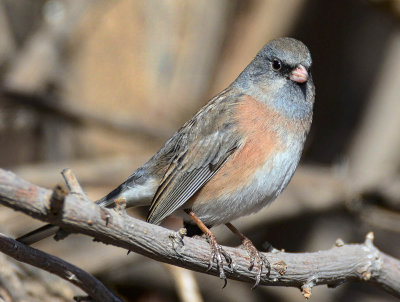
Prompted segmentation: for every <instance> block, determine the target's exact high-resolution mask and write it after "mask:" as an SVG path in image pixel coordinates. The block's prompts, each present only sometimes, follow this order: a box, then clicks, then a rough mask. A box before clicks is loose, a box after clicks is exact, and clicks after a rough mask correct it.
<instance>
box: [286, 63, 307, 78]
mask: <svg viewBox="0 0 400 302" xmlns="http://www.w3.org/2000/svg"><path fill="white" fill-rule="evenodd" d="M290 79H291V80H292V81H293V82H297V83H305V82H307V81H308V72H307V70H306V69H305V67H304V66H303V65H300V64H299V65H298V66H297V67H296V69H294V70H293V71H292V72H291V73H290Z"/></svg>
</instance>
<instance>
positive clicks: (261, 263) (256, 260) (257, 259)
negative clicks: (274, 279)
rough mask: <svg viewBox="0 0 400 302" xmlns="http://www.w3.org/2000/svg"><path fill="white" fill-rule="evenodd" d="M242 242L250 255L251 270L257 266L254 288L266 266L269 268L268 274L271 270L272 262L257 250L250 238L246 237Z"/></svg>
mask: <svg viewBox="0 0 400 302" xmlns="http://www.w3.org/2000/svg"><path fill="white" fill-rule="evenodd" d="M242 244H243V246H244V248H245V250H246V251H247V253H248V254H249V256H250V266H249V271H252V270H253V268H254V267H256V283H255V284H254V285H253V287H252V289H255V288H256V287H257V286H258V284H259V283H260V281H261V275H262V273H263V270H264V267H266V268H267V275H269V274H270V272H271V264H270V263H269V261H268V259H267V258H266V257H265V256H264V255H263V254H262V253H261V252H260V251H258V250H257V248H256V247H255V246H254V244H253V243H252V242H251V240H250V239H248V238H247V237H245V238H244V239H243V240H242Z"/></svg>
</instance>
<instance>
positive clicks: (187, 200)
mask: <svg viewBox="0 0 400 302" xmlns="http://www.w3.org/2000/svg"><path fill="white" fill-rule="evenodd" d="M310 67H311V55H310V52H309V50H308V49H307V47H306V46H305V45H304V44H303V43H301V42H300V41H297V40H295V39H292V38H279V39H276V40H272V41H270V42H269V43H268V44H267V45H265V46H264V47H263V48H262V49H261V50H260V52H259V53H258V54H257V55H256V57H255V58H254V60H253V61H252V62H251V63H250V64H249V65H248V66H247V67H246V69H245V70H244V71H243V72H242V73H241V74H240V75H239V76H238V77H237V79H236V80H235V81H234V82H233V83H232V84H231V85H229V87H228V88H226V89H225V90H223V91H222V92H221V93H219V94H218V95H217V96H215V97H214V98H213V99H211V100H210V101H209V103H208V104H207V105H205V106H204V107H203V108H202V109H201V110H200V111H199V112H198V113H197V114H196V115H195V116H194V117H193V118H192V119H190V120H189V121H188V122H186V123H185V124H184V125H183V127H182V128H180V129H179V130H178V131H177V132H176V133H175V134H174V135H173V136H172V137H171V138H170V139H169V140H168V141H167V142H166V143H165V145H164V146H163V147H162V148H161V149H160V150H159V151H158V152H157V153H156V154H155V155H154V156H153V157H152V158H151V159H150V160H149V161H148V162H147V163H145V164H144V165H143V166H142V167H140V168H139V169H137V170H136V171H135V172H134V173H133V174H132V175H131V176H130V177H129V178H128V179H127V180H126V181H125V182H124V183H122V184H121V185H120V186H119V187H118V188H116V189H115V190H113V191H112V192H111V193H109V194H108V195H107V196H105V197H103V198H102V199H100V200H98V201H97V203H98V204H99V205H100V206H102V207H113V206H114V205H115V202H116V200H124V201H125V202H126V205H127V207H134V206H142V205H150V211H149V214H148V217H147V221H148V222H150V223H154V224H158V223H160V222H161V221H162V220H163V219H164V218H165V217H167V216H169V215H171V214H174V215H178V216H181V217H183V219H184V220H185V221H186V222H190V223H195V225H197V227H198V228H200V230H201V231H202V232H204V233H205V234H206V236H207V239H208V241H209V243H210V245H211V248H212V258H211V259H213V260H214V261H216V263H217V267H218V269H219V276H220V278H224V279H226V278H225V274H224V269H223V259H224V258H225V260H226V261H227V262H228V263H229V264H230V257H229V255H227V254H226V253H225V252H224V251H223V249H222V248H221V246H220V245H218V243H217V241H216V239H215V236H214V235H213V234H212V233H211V231H210V230H209V228H210V227H211V226H215V225H219V224H226V225H227V226H228V227H229V229H231V230H232V231H233V232H234V233H235V234H236V235H238V236H239V237H240V238H241V239H242V241H243V244H244V246H245V247H246V249H247V251H248V252H249V254H250V259H251V262H252V265H254V263H255V261H256V264H257V266H258V271H257V274H256V284H257V283H258V282H259V280H260V276H261V273H262V270H263V266H264V265H267V263H266V260H265V259H263V258H262V257H261V254H259V253H258V251H257V249H256V248H255V247H254V245H253V244H252V243H251V241H250V240H248V239H247V238H246V237H245V236H243V235H242V234H240V233H239V231H238V230H236V229H235V228H234V227H233V225H232V224H230V223H229V222H230V221H232V220H234V219H236V218H239V217H241V216H244V215H248V214H251V213H254V212H257V211H258V210H260V209H261V208H262V207H264V206H266V205H267V204H268V203H270V202H271V201H273V200H274V199H275V198H276V197H277V196H278V195H279V194H280V193H281V191H282V190H283V189H284V188H285V187H286V185H287V184H288V182H289V181H290V179H291V177H292V175H293V173H294V171H295V169H296V167H297V164H298V162H299V159H300V156H301V152H302V150H303V146H304V141H305V139H306V136H307V133H308V131H309V129H310V126H311V120H312V110H313V103H314V95H315V90H314V84H313V81H312V78H311V74H310ZM44 229H47V231H48V232H47V233H45V235H49V233H54V231H55V230H57V228H56V227H45V228H44ZM42 230H43V229H42ZM42 237H43V236H37V233H36V234H34V235H32V233H31V234H30V235H28V236H24V237H22V238H20V241H22V242H26V243H32V242H34V241H37V240H38V239H41V238H42ZM252 265H251V266H252Z"/></svg>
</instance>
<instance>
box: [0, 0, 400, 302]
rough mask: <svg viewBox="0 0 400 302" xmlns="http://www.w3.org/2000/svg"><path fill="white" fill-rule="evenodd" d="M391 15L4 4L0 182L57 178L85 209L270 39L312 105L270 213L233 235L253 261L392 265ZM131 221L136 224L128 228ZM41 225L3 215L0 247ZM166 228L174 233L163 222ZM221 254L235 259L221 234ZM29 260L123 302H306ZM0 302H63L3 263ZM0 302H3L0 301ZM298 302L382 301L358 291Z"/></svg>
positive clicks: (121, 269)
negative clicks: (291, 47)
mask: <svg viewBox="0 0 400 302" xmlns="http://www.w3.org/2000/svg"><path fill="white" fill-rule="evenodd" d="M399 21H400V1H398V0H374V1H372V0H371V1H362V0H337V1H320V0H286V1H279V0H264V1H261V0H249V1H240V0H219V1H213V0H203V1H184V0H167V1H162V0H147V1H138V0H136V1H135V0H118V1H105V0H99V1H93V0H81V1H66V0H65V1H63V0H49V1H43V0H36V1H29V0H19V1H13V0H1V1H0V146H1V147H0V167H2V168H5V169H9V170H12V171H13V172H15V173H17V174H18V175H19V176H20V177H22V178H25V179H27V180H29V181H31V182H33V183H35V184H38V185H41V186H44V187H47V188H52V187H53V186H54V185H55V184H57V183H62V178H61V176H60V171H61V170H62V169H63V168H66V167H70V168H72V169H73V171H74V172H75V173H76V175H77V177H78V179H79V180H80V182H81V184H82V185H83V187H84V189H85V190H86V192H87V193H88V195H89V196H90V197H91V198H93V199H94V200H95V199H97V198H99V197H101V196H102V195H103V194H105V193H108V192H109V191H110V190H111V189H113V188H114V187H115V186H116V185H118V184H120V183H121V182H122V181H123V180H125V178H127V177H128V176H129V175H130V174H131V172H133V171H134V170H135V169H136V168H137V167H139V166H140V165H141V164H143V163H144V162H145V161H146V160H147V159H148V158H149V157H150V156H151V155H152V154H153V153H154V152H156V151H157V150H158V148H159V147H160V146H161V145H162V144H163V143H164V142H165V141H166V139H167V138H168V137H169V136H170V135H171V134H173V133H174V131H176V130H177V129H178V128H179V127H180V126H181V125H182V124H183V123H184V122H185V121H186V120H187V119H189V118H190V117H191V116H192V115H193V114H194V113H195V112H196V111H197V110H198V109H199V108H200V107H201V106H202V105H204V104H205V103H206V102H207V100H208V99H209V98H210V97H212V96H213V95H215V94H216V93H218V92H219V91H221V90H222V89H223V88H225V87H226V86H227V85H228V84H229V83H230V82H232V81H233V80H234V79H235V77H236V76H237V75H238V74H239V73H240V72H241V71H242V69H243V68H244V67H245V66H246V65H247V64H248V63H249V62H250V61H251V60H252V58H253V57H254V56H255V54H256V53H257V52H258V50H259V49H260V48H261V47H262V46H263V45H264V44H265V43H266V42H268V41H269V40H270V39H273V38H276V37H280V36H291V37H294V38H297V39H300V40H301V41H303V42H304V43H305V44H306V45H307V46H308V47H309V48H310V50H311V53H312V56H313V62H314V63H313V70H312V74H313V78H314V81H315V84H316V90H317V97H316V103H315V111H314V123H313V126H312V130H311V133H310V136H309V138H308V141H307V146H306V149H305V152H304V156H303V160H302V164H301V166H300V167H299V169H298V171H297V172H296V174H295V177H294V178H293V180H292V182H291V183H290V185H289V187H288V188H287V190H286V191H285V192H284V193H283V194H282V196H280V197H279V198H278V200H277V201H276V202H275V203H273V204H272V205H271V206H270V207H268V208H266V209H264V210H262V211H261V212H259V213H257V214H256V215H253V216H250V217H246V218H242V219H239V220H238V221H237V222H234V224H235V225H236V226H237V227H238V228H239V229H240V230H241V231H242V232H244V233H245V234H246V235H247V236H248V237H249V238H251V239H252V240H253V242H254V243H255V244H256V245H257V246H258V248H260V249H261V250H262V249H263V248H265V242H266V241H268V242H270V243H271V244H272V245H273V246H274V247H276V248H278V249H285V250H286V251H289V252H306V251H307V252H312V251H318V250H323V249H329V248H331V247H332V246H333V245H334V243H335V241H336V239H337V238H342V239H343V240H344V242H346V243H356V242H362V241H364V237H365V235H366V233H367V232H369V231H373V232H374V233H375V238H376V240H375V243H376V245H377V246H378V248H379V249H381V250H382V251H384V252H386V253H388V254H390V255H392V256H394V257H397V258H400V178H399V166H400V155H399V151H398V150H399V147H400V98H399V95H400V72H399V70H400V26H399V25H400V22H399ZM130 213H131V214H132V215H134V216H137V217H144V216H145V213H146V209H144V210H135V211H132V212H130ZM39 225H41V223H40V222H38V221H34V220H33V219H30V218H29V217H27V216H25V215H22V214H19V213H16V212H14V211H12V210H10V209H8V208H4V207H1V208H0V226H1V227H0V232H4V233H7V234H11V235H13V236H19V235H22V234H23V233H25V232H27V231H30V230H32V229H33V228H35V227H37V226H39ZM164 225H165V226H166V227H169V228H173V229H178V228H180V227H181V222H180V221H179V220H177V219H174V218H170V219H167V220H166V221H165V223H164ZM215 232H216V234H217V238H218V239H219V240H220V242H221V243H223V244H227V245H232V246H235V245H238V244H239V242H238V241H237V240H236V239H235V238H233V237H232V236H231V235H230V234H229V232H228V231H227V230H225V229H224V228H223V227H218V228H216V229H215ZM35 247H37V248H40V249H43V250H45V251H46V252H49V253H51V254H54V255H57V256H59V257H61V258H63V259H65V260H67V261H70V262H72V263H74V264H76V265H78V266H79V267H81V268H83V269H85V270H87V271H89V272H91V273H93V274H94V275H95V276H96V277H98V278H100V279H101V280H102V281H103V282H104V283H105V284H106V285H107V286H108V287H110V288H111V289H113V290H114V291H115V292H116V293H117V294H118V295H120V296H121V297H123V298H124V299H125V300H126V301H160V302H164V301H165V302H168V301H250V302H253V301H254V302H256V301H266V300H267V301H270V302H273V301H304V298H303V297H302V296H301V294H300V292H299V290H298V289H294V288H272V287H262V286H260V287H258V288H257V289H256V290H254V291H252V290H250V287H251V285H250V284H245V283H240V282H235V281H229V282H228V286H227V287H226V288H225V289H224V290H221V287H222V285H223V282H222V281H220V280H219V279H218V278H217V277H213V276H208V275H205V274H200V273H193V272H189V271H186V270H183V269H178V268H174V267H171V266H167V265H164V264H161V263H158V262H155V261H153V260H150V259H147V258H145V257H142V256H140V255H136V254H132V253H131V254H129V255H128V256H126V251H124V250H122V249H119V248H115V247H110V246H105V245H103V244H101V243H95V242H92V241H91V239H90V238H87V237H84V236H78V235H74V236H69V237H68V238H67V239H66V240H63V241H61V242H55V241H54V240H52V239H48V240H44V241H42V242H40V243H38V244H36V245H35ZM0 262H1V267H2V272H1V274H0V295H1V296H2V297H3V299H4V300H5V301H23V300H24V299H25V300H24V301H71V299H72V297H73V295H75V294H82V293H81V292H79V291H78V290H77V289H76V288H74V287H72V286H70V285H69V284H67V283H66V282H64V281H62V280H60V279H59V278H57V277H53V276H51V275H49V274H47V273H45V272H41V271H39V270H36V269H33V268H31V267H28V266H25V265H21V264H19V263H16V262H13V261H12V260H11V259H9V258H7V257H5V256H3V255H0ZM7 299H8V300H7ZM311 301H326V302H333V301H352V302H355V301H382V302H388V301H395V298H393V297H391V296H389V295H388V294H386V293H385V292H383V291H381V290H379V289H377V288H375V287H373V286H371V285H369V284H364V283H357V282H353V283H346V284H343V285H341V286H339V287H338V288H335V289H330V288H327V287H326V286H319V287H316V288H314V289H313V294H312V297H311Z"/></svg>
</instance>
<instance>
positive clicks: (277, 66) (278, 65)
mask: <svg viewBox="0 0 400 302" xmlns="http://www.w3.org/2000/svg"><path fill="white" fill-rule="evenodd" d="M271 65H272V69H273V70H275V71H278V70H280V69H281V68H282V63H281V61H279V60H278V59H274V60H273V61H272V63H271Z"/></svg>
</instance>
